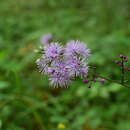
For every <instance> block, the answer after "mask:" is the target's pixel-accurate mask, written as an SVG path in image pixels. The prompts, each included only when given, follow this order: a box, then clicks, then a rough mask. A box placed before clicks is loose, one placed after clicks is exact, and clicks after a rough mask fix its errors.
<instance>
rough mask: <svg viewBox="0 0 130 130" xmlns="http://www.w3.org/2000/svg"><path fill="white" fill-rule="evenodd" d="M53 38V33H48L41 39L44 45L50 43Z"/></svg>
mask: <svg viewBox="0 0 130 130" xmlns="http://www.w3.org/2000/svg"><path fill="white" fill-rule="evenodd" d="M51 39H52V34H50V33H48V34H45V35H43V36H42V37H41V39H40V41H41V43H42V45H48V44H49V41H50V40H51Z"/></svg>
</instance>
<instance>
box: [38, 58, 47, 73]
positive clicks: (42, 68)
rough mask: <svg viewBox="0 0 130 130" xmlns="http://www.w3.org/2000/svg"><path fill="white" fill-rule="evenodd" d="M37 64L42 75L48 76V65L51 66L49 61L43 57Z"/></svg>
mask: <svg viewBox="0 0 130 130" xmlns="http://www.w3.org/2000/svg"><path fill="white" fill-rule="evenodd" d="M36 64H37V66H38V68H39V72H40V73H41V74H47V73H48V65H49V61H48V60H47V59H45V58H43V57H41V58H40V59H38V60H37V61H36Z"/></svg>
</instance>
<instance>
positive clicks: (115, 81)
mask: <svg viewBox="0 0 130 130" xmlns="http://www.w3.org/2000/svg"><path fill="white" fill-rule="evenodd" d="M96 76H97V77H99V78H103V79H105V80H107V81H109V82H113V83H117V84H120V85H122V86H124V87H127V88H130V86H129V85H127V84H124V83H123V84H122V83H121V82H119V81H117V80H112V79H109V78H106V77H104V76H100V75H96Z"/></svg>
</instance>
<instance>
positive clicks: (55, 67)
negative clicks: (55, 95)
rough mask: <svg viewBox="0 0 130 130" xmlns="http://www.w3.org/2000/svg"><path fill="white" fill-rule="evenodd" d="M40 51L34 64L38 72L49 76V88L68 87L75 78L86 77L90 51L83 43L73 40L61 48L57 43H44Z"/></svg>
mask: <svg viewBox="0 0 130 130" xmlns="http://www.w3.org/2000/svg"><path fill="white" fill-rule="evenodd" d="M46 36H47V35H46ZM44 38H45V36H44ZM45 39H46V38H45ZM47 39H48V37H47ZM43 41H44V42H45V41H47V40H43ZM42 44H43V42H42ZM42 50H43V51H42V56H41V58H40V59H38V60H37V61H36V63H37V65H38V68H39V71H40V72H41V73H42V74H47V75H48V76H49V80H50V84H51V86H54V87H68V84H69V83H70V82H71V81H72V79H74V78H75V77H77V76H80V77H81V78H84V77H87V74H88V66H87V60H88V57H89V55H90V51H89V49H88V48H86V44H85V43H82V42H80V41H74V40H73V41H69V42H68V43H67V44H66V46H64V47H63V46H61V45H60V44H59V43H58V42H51V43H49V42H45V43H44V46H43V48H42Z"/></svg>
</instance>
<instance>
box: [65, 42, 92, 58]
mask: <svg viewBox="0 0 130 130" xmlns="http://www.w3.org/2000/svg"><path fill="white" fill-rule="evenodd" d="M89 54H90V51H89V49H87V48H86V45H85V43H83V42H80V41H74V40H72V41H69V42H68V43H67V46H66V49H65V55H66V56H74V55H80V56H84V57H86V58H88V56H89Z"/></svg>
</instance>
